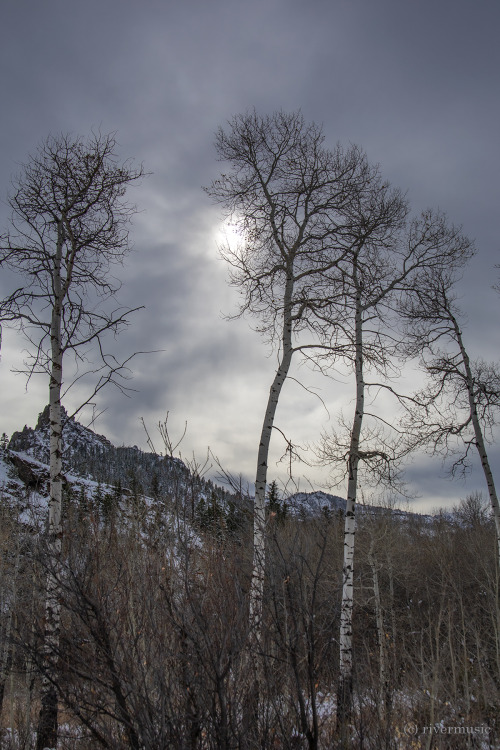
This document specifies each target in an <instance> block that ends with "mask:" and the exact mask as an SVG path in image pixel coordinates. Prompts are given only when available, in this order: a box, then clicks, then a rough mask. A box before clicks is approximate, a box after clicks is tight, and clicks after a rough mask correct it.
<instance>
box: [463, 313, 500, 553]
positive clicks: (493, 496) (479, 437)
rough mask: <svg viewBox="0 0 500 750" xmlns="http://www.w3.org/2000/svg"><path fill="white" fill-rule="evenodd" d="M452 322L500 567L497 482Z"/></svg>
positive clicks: (466, 362)
mask: <svg viewBox="0 0 500 750" xmlns="http://www.w3.org/2000/svg"><path fill="white" fill-rule="evenodd" d="M452 321H453V326H454V328H455V335H456V337H457V342H458V345H459V347H460V353H461V355H462V360H463V363H464V368H465V375H466V383H467V393H468V396H469V407H470V416H471V420H472V425H473V427H474V436H475V438H476V448H477V451H478V453H479V458H480V459H481V466H482V467H483V472H484V478H485V479H486V484H487V487H488V494H489V497H490V503H491V508H492V511H493V518H494V520H495V529H496V536H497V554H498V562H499V565H500V505H499V503H498V496H497V491H496V487H495V481H494V479H493V472H492V471H491V467H490V462H489V460H488V454H487V452H486V445H485V442H484V437H483V432H482V430H481V424H480V422H479V417H478V414H477V405H476V399H475V396H474V378H473V377H472V371H471V367H470V360H469V356H468V354H467V351H466V350H465V346H464V343H463V340H462V332H461V330H460V327H459V325H458V321H457V320H456V319H455V317H453V316H452Z"/></svg>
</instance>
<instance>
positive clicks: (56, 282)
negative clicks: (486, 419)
mask: <svg viewBox="0 0 500 750" xmlns="http://www.w3.org/2000/svg"><path fill="white" fill-rule="evenodd" d="M63 244H64V229H63V225H62V221H60V222H59V228H58V238H57V247H56V255H55V259H54V270H53V291H54V306H53V309H52V320H51V329H50V343H51V373H50V386H49V394H50V395H49V422H50V499H49V513H48V528H47V564H48V574H47V589H46V598H45V634H44V675H43V678H42V688H41V708H40V715H39V721H38V732H37V750H44V748H55V747H56V745H57V703H58V698H57V689H56V687H55V682H56V680H55V678H56V674H57V663H58V658H59V635H60V622H61V605H60V602H59V581H58V579H59V576H60V567H61V566H60V563H61V548H62V524H61V516H62V484H63V477H62V422H61V386H62V360H63V353H62V342H61V317H62V304H63V298H64V291H63V286H62V280H61V261H62V250H63Z"/></svg>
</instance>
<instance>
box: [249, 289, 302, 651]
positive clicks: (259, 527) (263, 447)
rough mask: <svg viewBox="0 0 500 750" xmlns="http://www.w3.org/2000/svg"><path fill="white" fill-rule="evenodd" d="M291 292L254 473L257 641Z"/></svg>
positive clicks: (253, 623) (253, 617)
mask: <svg viewBox="0 0 500 750" xmlns="http://www.w3.org/2000/svg"><path fill="white" fill-rule="evenodd" d="M292 288H293V279H292V278H291V276H289V279H288V280H287V284H286V288H285V295H284V315H283V318H284V319H283V335H282V354H281V360H280V363H279V366H278V369H277V371H276V375H275V376H274V380H273V383H272V385H271V389H270V391H269V398H268V401H267V407H266V411H265V415H264V422H263V424H262V432H261V435H260V443H259V451H258V456H257V471H256V477H255V503H254V514H253V566H252V580H251V584H250V618H249V619H250V629H251V632H253V634H254V635H255V636H256V638H257V641H260V636H261V627H262V601H263V595H264V577H265V568H266V486H267V470H268V460H269V445H270V442H271V434H272V430H273V425H274V418H275V415H276V408H277V406H278V401H279V397H280V393H281V389H282V388H283V384H284V382H285V380H286V377H287V375H288V372H289V370H290V364H291V361H292V354H293V348H292V324H293V321H292V304H291V299H292Z"/></svg>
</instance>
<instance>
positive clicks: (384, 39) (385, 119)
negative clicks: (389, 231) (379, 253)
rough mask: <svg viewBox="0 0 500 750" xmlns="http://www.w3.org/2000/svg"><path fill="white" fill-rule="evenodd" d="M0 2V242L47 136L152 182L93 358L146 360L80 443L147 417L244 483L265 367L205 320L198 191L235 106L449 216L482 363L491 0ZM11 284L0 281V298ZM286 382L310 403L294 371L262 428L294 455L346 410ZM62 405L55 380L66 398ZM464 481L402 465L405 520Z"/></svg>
mask: <svg viewBox="0 0 500 750" xmlns="http://www.w3.org/2000/svg"><path fill="white" fill-rule="evenodd" d="M2 11H3V12H2V24H1V26H0V95H1V101H2V114H1V124H2V138H1V139H0V200H1V201H2V202H1V203H0V232H2V231H4V230H5V229H6V228H8V217H9V214H8V210H7V207H6V205H5V199H6V196H7V193H8V191H9V189H10V186H11V180H12V178H13V177H14V176H15V175H16V174H17V173H18V172H19V170H20V164H21V163H22V162H24V161H26V159H27V157H28V154H29V153H32V152H33V151H34V150H35V149H36V146H37V144H38V143H40V142H41V141H42V140H43V139H45V138H46V137H47V135H49V134H57V133H67V132H70V133H73V134H81V135H83V136H85V135H87V134H88V133H89V132H90V131H91V129H92V128H94V129H100V130H101V131H102V132H104V133H106V132H111V131H116V133H117V139H118V142H119V154H120V156H121V157H122V158H123V159H127V158H129V157H130V158H133V159H134V160H135V162H136V163H143V165H144V168H145V170H146V171H147V172H150V173H151V174H150V176H149V177H148V178H147V179H145V180H144V181H143V182H142V184H141V185H140V186H137V187H134V189H133V191H131V193H130V195H129V197H130V199H131V200H133V201H134V202H135V203H136V205H137V207H138V209H139V213H138V214H137V215H136V217H135V219H134V223H133V226H132V231H131V240H132V242H133V245H134V249H133V252H132V253H131V254H130V256H129V257H128V259H127V261H126V264H125V266H124V268H123V269H122V270H121V271H120V278H121V279H122V281H123V288H122V293H121V296H120V300H121V301H122V302H123V303H124V304H129V305H131V306H137V305H144V306H145V309H144V310H142V311H140V312H139V313H137V314H136V316H135V318H134V322H133V325H131V326H130V327H129V329H128V330H127V331H126V332H124V333H123V334H121V336H120V338H119V339H118V340H117V341H116V342H113V344H112V346H113V347H114V349H113V351H116V352H117V353H123V354H124V355H126V354H127V353H131V352H133V351H137V350H140V351H146V350H147V351H152V350H154V351H155V353H152V354H148V355H144V356H141V357H137V358H135V359H134V361H133V364H132V370H133V372H132V375H133V379H132V380H131V381H130V383H129V385H130V386H131V387H133V388H134V391H133V392H131V394H130V398H125V397H124V396H123V395H121V394H120V393H119V392H117V391H115V390H108V391H107V392H105V393H103V394H102V396H101V397H100V398H99V400H98V407H99V409H100V410H102V411H103V413H102V415H101V417H100V418H99V420H98V421H97V423H96V425H95V429H96V431H97V432H99V433H103V434H105V435H107V436H108V437H109V438H110V439H111V440H112V441H113V442H114V443H115V444H117V445H121V444H126V445H130V444H136V445H138V446H139V447H146V437H145V433H144V430H143V427H142V424H141V419H144V420H145V422H146V424H147V425H148V428H149V430H150V433H151V436H152V437H153V438H154V442H155V443H156V447H157V448H158V450H160V449H161V441H160V440H159V437H157V432H156V425H157V423H158V422H159V421H160V420H161V421H162V420H163V419H164V418H165V415H166V413H167V412H168V413H169V426H170V429H171V433H172V436H173V438H175V437H176V436H177V435H179V436H180V434H181V433H182V431H183V429H184V424H185V422H186V421H187V423H188V427H187V434H186V437H185V439H184V441H183V443H182V445H181V446H180V450H181V451H182V456H183V458H185V460H190V461H193V460H195V461H198V462H199V463H201V464H203V462H204V461H205V456H206V454H207V449H208V447H210V449H211V451H212V452H213V454H214V455H215V456H217V457H218V458H219V460H220V462H221V464H222V465H223V467H224V469H225V470H226V471H228V472H230V473H232V474H235V475H239V474H241V475H242V476H243V477H244V478H245V479H246V480H248V481H251V479H252V475H253V474H254V471H255V462H256V447H257V443H258V438H259V432H260V427H261V422H262V417H263V412H264V408H265V403H266V400H267V394H268V390H269V386H270V383H271V379H272V377H273V374H274V368H275V357H274V355H273V353H272V352H270V351H269V350H268V349H267V348H266V346H265V344H264V343H263V342H262V341H261V340H260V339H259V336H258V335H257V334H256V333H255V332H254V331H253V330H252V328H251V325H252V321H247V320H238V321H232V322H228V321H227V320H226V319H225V318H224V316H225V315H227V314H230V313H232V312H234V311H235V309H236V305H237V298H236V293H235V291H234V290H233V289H232V288H230V287H229V285H228V284H227V274H226V268H225V267H224V263H223V261H222V260H221V259H220V258H219V256H218V251H217V241H218V239H219V240H220V238H221V217H220V213H219V210H218V209H217V208H216V207H214V206H213V205H211V203H210V201H209V199H208V198H207V196H206V195H205V193H204V192H203V190H202V186H204V185H205V186H206V185H209V184H210V182H211V181H212V180H213V179H214V178H216V177H217V174H218V173H219V170H220V169H221V165H220V164H219V163H218V162H217V160H216V154H215V149H214V145H213V144H214V133H215V131H216V129H217V128H218V127H219V126H220V125H224V124H225V123H227V121H228V120H230V119H231V118H232V116H233V115H235V114H237V113H241V112H245V111H247V110H249V109H252V108H255V109H256V110H257V111H258V112H259V113H262V114H268V113H272V112H274V111H277V110H283V111H287V112H291V111H295V110H297V109H301V111H302V113H303V115H304V118H305V119H306V121H315V122H317V123H321V124H322V125H323V128H324V133H325V136H326V145H327V146H328V145H330V146H332V147H333V146H335V144H336V143H337V142H340V143H342V144H345V145H347V144H349V143H355V144H358V145H360V146H361V147H362V148H364V150H365V151H366V152H367V155H368V158H369V160H370V161H371V162H374V163H378V164H380V169H381V172H382V174H383V176H384V177H385V178H386V179H388V180H389V181H390V182H391V183H392V184H393V185H394V186H396V187H399V188H401V189H402V190H403V191H405V192H407V195H408V198H409V200H410V201H411V204H412V207H413V209H414V210H415V211H420V210H422V209H424V208H427V207H433V208H439V209H441V210H442V211H445V212H446V214H447V215H448V217H449V219H450V221H451V222H453V223H455V224H459V225H462V227H463V231H464V232H465V233H466V234H467V235H468V236H469V237H471V238H473V239H474V240H475V242H476V245H477V249H478V252H477V256H476V257H475V258H474V260H473V262H472V263H471V265H470V266H469V268H468V269H467V271H466V274H465V277H464V280H463V282H462V285H461V289H460V293H461V295H462V297H463V299H462V302H461V305H462V308H463V310H464V314H465V316H466V320H467V326H466V339H467V341H468V342H469V348H470V351H471V355H472V356H481V357H484V358H486V359H496V358H497V357H498V343H499V334H498V324H497V321H498V313H499V311H500V298H499V296H498V294H496V293H495V292H494V291H493V290H492V288H491V287H492V284H493V283H494V282H495V280H496V278H497V273H498V272H497V271H496V270H495V264H497V263H499V262H500V253H499V237H498V173H499V162H500V150H499V140H500V139H499V135H498V133H499V131H498V123H499V122H500V96H499V93H500V91H499V88H500V86H499V83H500V76H499V71H500V47H499V45H498V38H497V35H498V28H499V22H500V6H499V5H498V3H496V2H493V0H478V2H476V3H471V2H469V0H467V1H465V0H463V1H460V0H433V1H432V2H431V1H430V0H420V2H418V3H417V2H401V0H379V1H378V2H373V0H308V2H307V3H306V2H305V1H304V0H254V1H253V2H252V3H243V2H240V1H239V0H212V1H211V2H210V3H208V2H203V1H202V0H186V1H185V2H183V3H179V2H173V0H161V1H160V0H142V1H141V2H140V3H139V2H137V1H136V2H132V0H98V1H96V0H87V1H86V2H85V3H76V2H71V0H70V1H69V2H68V0H64V2H63V0H44V1H43V2H39V1H38V0H30V1H29V2H28V1H26V0H15V2H14V0H4V2H3V4H2ZM11 282H12V280H11V279H9V278H7V277H5V276H4V278H3V279H2V280H1V281H0V292H1V293H3V292H4V291H5V290H7V289H8V285H9V283H11ZM24 346H25V344H24V342H23V341H22V339H21V338H20V336H19V335H18V334H17V333H15V332H13V331H4V335H3V343H2V359H1V362H0V431H1V432H4V431H5V432H7V433H8V434H11V433H12V432H13V431H14V430H17V429H20V428H22V427H23V425H24V424H28V425H32V426H33V425H34V424H35V422H36V418H37V414H38V413H39V412H40V411H41V410H42V408H43V406H44V405H45V403H47V401H48V384H47V382H46V381H45V379H44V378H42V377H40V378H33V379H32V380H31V381H30V383H29V386H28V389H27V390H26V382H25V379H24V378H23V376H22V375H14V374H12V372H11V370H12V369H13V368H14V369H15V368H16V367H19V366H20V364H21V363H22V350H23V348H24ZM293 374H294V377H295V378H296V379H297V380H299V379H300V381H301V382H302V383H303V385H305V386H306V387H308V388H310V389H317V393H318V394H319V395H320V396H321V399H322V400H323V402H324V403H325V404H326V407H327V409H325V407H324V406H323V404H322V402H321V400H320V399H319V398H317V397H315V396H314V395H311V393H308V392H307V391H306V390H304V388H303V387H302V386H301V385H299V383H298V382H296V380H290V381H289V382H288V383H287V384H286V386H285V389H284V391H283V394H282V399H281V401H280V405H279V409H278V414H277V425H278V426H279V427H280V429H282V430H283V432H284V433H285V434H286V435H287V436H288V437H289V438H290V439H291V440H292V441H293V442H294V443H297V444H300V445H302V446H304V447H305V448H307V446H310V444H312V443H313V442H314V441H315V440H316V439H317V437H318V435H319V433H320V432H321V430H323V429H328V426H329V425H331V424H333V423H334V422H335V415H336V413H337V412H338V410H339V409H340V408H342V409H343V410H344V413H346V414H349V410H350V409H352V383H351V382H350V381H348V380H347V379H346V378H338V379H337V380H331V381H327V380H326V379H324V378H321V379H320V378H319V377H318V376H317V375H314V374H313V373H312V372H310V371H309V370H307V368H304V367H302V368H298V367H296V368H295V370H294V372H293ZM83 397H84V393H83V389H82V388H78V387H75V388H74V389H73V390H72V391H70V394H69V396H68V407H69V408H74V406H75V405H76V404H77V403H78V402H79V400H84V398H83ZM83 420H84V416H82V421H83ZM273 441H274V442H273V448H272V457H271V462H270V472H269V473H270V478H275V477H277V478H283V480H284V479H285V478H286V462H281V463H277V462H278V461H279V458H280V456H281V454H282V452H283V450H284V447H285V445H284V443H283V441H282V438H280V437H279V434H278V433H276V435H275V436H274V438H273ZM280 441H281V442H280ZM491 450H492V455H493V459H494V461H495V466H496V468H497V470H499V471H500V458H499V454H498V451H497V450H496V448H495V447H492V449H491ZM311 455H312V454H311V450H309V451H308V452H307V453H306V454H305V456H306V458H308V459H309V458H310V457H311ZM211 463H212V464H213V459H212V461H211ZM477 468H478V467H477V466H476V468H475V470H474V471H473V472H472V474H471V475H470V477H469V478H468V480H467V482H466V483H460V482H457V481H454V482H452V481H450V480H449V479H448V478H446V476H445V472H444V470H443V468H442V467H441V463H440V461H439V460H438V459H432V460H431V459H429V458H428V457H425V456H415V457H414V458H413V460H412V462H411V464H410V465H409V467H408V479H409V485H410V488H411V489H412V490H413V491H414V492H415V493H416V494H417V493H418V495H419V497H418V498H417V499H415V500H413V501H412V505H413V507H415V508H418V509H421V510H429V509H431V508H435V507H438V506H443V507H444V506H449V505H450V504H453V503H455V502H457V501H458V500H459V499H460V498H462V497H465V495H466V494H467V493H468V492H470V491H474V490H476V489H478V490H483V491H484V489H485V488H484V480H483V479H482V476H481V473H480V472H479V471H477ZM209 471H210V472H211V473H212V474H214V472H216V469H215V468H212V469H209ZM497 473H498V471H497ZM294 474H295V479H296V482H297V483H298V484H299V486H300V489H302V490H307V489H310V488H311V487H318V486H320V485H322V484H323V483H324V482H325V481H326V479H325V474H324V472H323V473H322V472H321V471H320V470H319V469H317V468H315V467H314V466H306V465H305V464H302V465H296V466H295V467H294ZM335 491H336V492H337V494H343V492H342V488H337V489H336V490H335Z"/></svg>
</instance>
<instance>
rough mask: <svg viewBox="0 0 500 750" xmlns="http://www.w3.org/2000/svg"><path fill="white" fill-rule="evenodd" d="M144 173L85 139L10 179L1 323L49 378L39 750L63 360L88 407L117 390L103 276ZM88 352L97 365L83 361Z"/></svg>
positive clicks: (56, 531)
mask: <svg viewBox="0 0 500 750" xmlns="http://www.w3.org/2000/svg"><path fill="white" fill-rule="evenodd" d="M142 174H143V170H142V168H138V169H136V168H134V167H132V165H131V164H130V163H128V162H125V163H124V164H121V163H119V161H118V159H117V156H116V139H115V137H114V135H113V134H110V135H101V134H100V133H93V134H92V135H91V136H90V137H89V138H88V139H87V140H85V139H83V138H81V137H73V136H70V135H60V136H57V137H52V136H51V137H49V138H47V139H46V140H45V141H44V142H43V143H42V144H41V145H40V146H39V148H38V150H37V151H36V153H35V154H33V155H32V156H31V157H30V159H29V161H28V162H27V163H26V164H24V165H23V167H22V172H21V174H20V176H19V177H18V178H17V179H16V180H15V181H14V186H13V191H12V193H11V195H10V197H9V201H8V202H9V205H10V208H11V229H10V231H9V232H8V233H6V234H5V235H3V236H2V237H1V238H0V265H1V266H3V267H5V268H7V269H9V270H11V271H13V272H14V273H15V274H17V275H18V276H20V277H21V278H22V285H21V286H19V287H18V288H17V289H15V290H14V291H13V292H11V293H10V294H9V295H8V296H7V297H5V298H4V299H3V300H2V301H0V320H3V321H6V322H8V323H10V324H11V325H14V326H17V327H18V328H19V329H20V331H21V332H22V334H24V337H25V338H26V339H27V341H28V343H29V354H28V360H27V362H26V373H27V375H28V376H29V377H31V375H33V374H34V373H45V374H47V375H48V377H49V419H50V500H49V512H48V531H47V539H46V546H47V560H48V575H47V590H46V607H45V610H46V612H45V614H46V621H45V640H44V654H45V663H44V676H43V683H42V695H41V709H40V716H39V725H38V736H37V748H38V750H43V748H47V747H50V748H52V747H55V746H56V744H57V702H58V699H57V691H56V688H55V685H56V682H57V681H56V679H55V672H56V670H57V655H58V652H59V634H60V604H59V598H58V588H59V579H60V576H61V565H60V555H61V537H62V525H61V514H62V484H63V475H62V453H63V446H62V428H63V415H62V407H61V396H62V393H63V383H64V380H63V362H64V361H65V358H68V357H69V356H70V355H73V356H74V357H75V359H76V360H77V361H78V363H79V365H80V367H81V364H82V362H85V361H87V362H88V370H89V371H90V373H92V374H93V375H94V376H95V387H94V389H93V392H92V395H91V396H90V398H89V399H88V401H90V399H91V398H92V397H93V395H95V393H96V392H97V391H99V390H100V389H101V388H103V387H104V386H105V385H106V384H107V383H110V382H113V383H115V384H117V385H120V380H119V378H120V375H121V374H123V366H124V365H123V363H122V364H120V363H118V362H117V361H116V360H115V359H113V358H111V357H109V358H108V357H107V356H106V353H105V352H104V349H103V342H102V339H103V337H104V334H105V333H106V332H108V331H109V332H112V333H117V332H118V331H120V330H121V329H122V328H123V326H125V325H126V324H127V315H128V314H129V313H130V312H131V310H125V309H123V308H117V309H115V310H113V309H111V307H110V304H109V301H110V300H111V301H112V300H113V298H114V294H115V292H116V291H117V290H118V288H119V284H118V283H117V282H116V280H115V279H113V277H112V276H111V274H110V268H111V266H112V265H113V264H114V263H121V262H122V260H123V258H124V256H125V254H126V253H127V251H128V229H127V225H128V222H129V220H130V218H131V216H132V215H133V213H134V211H135V209H134V208H133V207H132V206H130V205H128V204H127V203H126V202H125V201H124V195H125V192H126V189H127V187H128V186H129V185H130V183H132V182H134V181H136V180H138V179H139V178H140V177H141V176H142ZM92 345H95V346H94V355H93V356H95V358H96V359H95V361H93V362H92V361H91V362H89V361H88V357H89V356H90V355H89V354H88V352H89V348H90V347H91V346H92ZM67 387H68V386H67V384H66V391H67ZM88 401H87V402H86V403H88Z"/></svg>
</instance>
